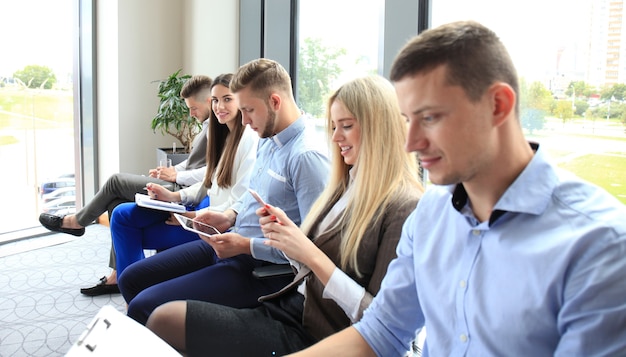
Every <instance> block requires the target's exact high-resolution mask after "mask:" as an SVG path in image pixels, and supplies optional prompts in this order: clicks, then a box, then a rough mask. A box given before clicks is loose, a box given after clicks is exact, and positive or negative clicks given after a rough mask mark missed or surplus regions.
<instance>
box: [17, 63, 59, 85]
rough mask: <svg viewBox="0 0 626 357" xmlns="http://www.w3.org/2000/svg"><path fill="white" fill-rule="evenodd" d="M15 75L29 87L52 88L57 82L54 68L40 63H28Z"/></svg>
mask: <svg viewBox="0 0 626 357" xmlns="http://www.w3.org/2000/svg"><path fill="white" fill-rule="evenodd" d="M13 77H14V78H16V79H19V80H20V81H22V83H23V84H24V85H25V86H26V87H28V88H40V89H51V88H52V87H53V86H54V84H55V83H56V82H57V77H56V76H55V75H54V72H52V69H50V68H49V67H46V66H38V65H28V66H26V67H24V69H23V70H21V71H16V72H15V73H13Z"/></svg>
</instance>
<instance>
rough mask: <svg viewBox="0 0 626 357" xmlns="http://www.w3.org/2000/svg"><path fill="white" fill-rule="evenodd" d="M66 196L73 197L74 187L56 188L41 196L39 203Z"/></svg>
mask: <svg viewBox="0 0 626 357" xmlns="http://www.w3.org/2000/svg"><path fill="white" fill-rule="evenodd" d="M66 196H70V197H73V198H75V197H76V187H74V186H71V187H62V188H57V189H56V190H54V191H52V192H50V193H46V194H45V195H43V196H42V197H41V203H43V204H46V203H48V202H50V201H53V200H56V199H57V198H61V197H66Z"/></svg>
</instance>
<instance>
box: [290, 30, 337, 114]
mask: <svg viewBox="0 0 626 357" xmlns="http://www.w3.org/2000/svg"><path fill="white" fill-rule="evenodd" d="M298 55H299V61H298V63H299V67H298V75H297V80H298V85H297V88H298V103H299V105H300V107H301V108H302V109H303V110H304V111H305V112H307V113H309V114H311V115H313V116H316V117H321V116H322V115H323V114H324V110H325V109H324V104H325V99H326V97H327V96H328V94H329V93H330V92H331V90H332V88H331V87H330V86H331V83H332V81H333V80H335V79H337V78H338V77H339V75H340V74H341V71H342V70H341V66H339V64H338V63H337V59H339V58H340V57H341V56H344V55H346V50H345V49H344V48H341V49H332V48H329V47H325V46H324V45H322V41H321V40H320V39H318V38H315V39H313V38H305V39H304V45H302V46H301V47H300V52H299V54H298Z"/></svg>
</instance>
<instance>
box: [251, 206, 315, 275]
mask: <svg viewBox="0 0 626 357" xmlns="http://www.w3.org/2000/svg"><path fill="white" fill-rule="evenodd" d="M262 209H264V210H265V211H266V212H267V215H264V216H261V218H259V223H260V224H261V230H262V231H263V235H264V236H265V237H266V238H268V240H267V241H265V244H267V245H269V246H272V247H274V248H278V249H280V250H282V251H283V252H284V253H285V254H286V255H287V256H288V257H289V258H291V259H293V260H297V261H298V262H300V263H303V264H305V265H307V266H309V267H311V264H312V261H313V259H314V258H315V257H316V256H317V255H318V254H321V255H323V256H324V257H326V256H325V255H324V253H323V252H322V251H321V250H319V248H317V246H315V244H313V242H311V240H310V239H309V238H308V237H307V236H306V235H304V233H303V232H302V231H301V230H300V228H299V227H298V226H297V225H296V224H295V223H293V221H292V220H290V219H289V217H287V215H286V214H285V212H284V211H283V210H281V209H280V208H278V207H273V206H270V205H266V206H265V207H263V208H262ZM259 210H261V209H259ZM259 210H257V214H259Z"/></svg>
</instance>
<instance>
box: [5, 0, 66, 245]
mask: <svg viewBox="0 0 626 357" xmlns="http://www.w3.org/2000/svg"><path fill="white" fill-rule="evenodd" d="M74 4H75V0H20V1H2V2H0V14H2V20H1V21H0V36H1V38H2V46H3V51H2V53H3V55H2V59H1V60H0V161H1V162H2V167H3V173H2V175H0V177H1V178H0V182H1V183H2V185H1V187H2V202H3V204H2V205H1V208H0V216H1V217H3V219H2V223H1V224H0V234H2V233H6V232H12V231H19V230H22V229H24V228H29V227H34V226H38V225H39V223H38V221H37V217H38V215H39V213H40V212H42V211H43V210H47V211H49V212H56V213H59V214H63V213H68V212H72V211H73V209H74V207H75V203H74V202H75V193H74V192H73V191H72V188H73V186H74V179H75V172H74V170H75V164H74V163H75V156H74V143H75V139H74V138H75V136H74V114H73V111H74V98H73V84H72V79H73V78H72V73H73V63H74V62H73V37H74V36H73V31H74V30H73V24H74V18H75V17H74V11H75V6H74ZM57 189H59V190H61V191H62V192H58V193H57V194H58V197H45V198H44V197H43V195H44V194H45V193H48V192H52V191H55V190H57Z"/></svg>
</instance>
